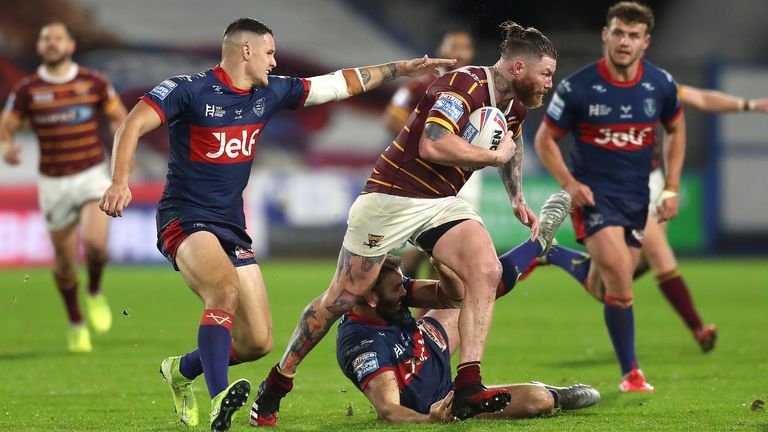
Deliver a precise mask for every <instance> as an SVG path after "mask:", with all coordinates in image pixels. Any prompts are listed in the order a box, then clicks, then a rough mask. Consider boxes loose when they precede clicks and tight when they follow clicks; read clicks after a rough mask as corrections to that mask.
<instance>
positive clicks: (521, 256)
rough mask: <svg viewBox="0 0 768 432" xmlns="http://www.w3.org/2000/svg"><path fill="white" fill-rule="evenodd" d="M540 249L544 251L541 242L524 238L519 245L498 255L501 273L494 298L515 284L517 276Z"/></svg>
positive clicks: (506, 291)
mask: <svg viewBox="0 0 768 432" xmlns="http://www.w3.org/2000/svg"><path fill="white" fill-rule="evenodd" d="M542 251H544V247H543V246H542V245H541V242H539V241H538V240H532V241H531V240H526V241H524V242H523V243H522V244H521V245H520V246H518V247H516V248H514V249H512V250H511V251H509V252H507V253H505V254H504V255H502V256H500V257H499V261H501V268H502V274H501V282H499V286H498V288H497V289H496V298H499V297H501V296H503V295H505V294H507V293H508V292H510V291H512V288H514V287H515V284H517V278H518V277H520V274H521V273H522V272H523V271H524V270H525V269H526V267H527V266H528V264H530V262H531V261H533V260H534V259H535V258H536V257H537V256H539V254H540V253H541V252H542Z"/></svg>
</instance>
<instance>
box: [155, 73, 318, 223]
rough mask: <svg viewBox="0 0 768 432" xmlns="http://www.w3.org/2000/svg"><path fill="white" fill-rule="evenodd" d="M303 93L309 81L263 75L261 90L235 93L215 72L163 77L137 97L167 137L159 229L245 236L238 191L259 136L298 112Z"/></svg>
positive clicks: (229, 82) (242, 186)
mask: <svg viewBox="0 0 768 432" xmlns="http://www.w3.org/2000/svg"><path fill="white" fill-rule="evenodd" d="M308 93H309V82H308V81H306V80H304V79H301V78H289V77H282V76H269V84H268V85H267V86H266V87H257V88H253V89H251V90H242V89H238V88H236V87H234V86H233V85H232V80H231V79H230V77H229V76H228V75H227V73H226V72H225V71H224V70H223V69H222V68H221V67H220V66H216V67H215V68H213V69H209V70H207V71H205V72H199V73H197V74H194V75H179V76H175V77H172V78H169V79H167V80H165V81H163V82H162V83H160V84H158V85H157V86H156V87H155V88H153V89H152V90H150V91H149V92H148V93H146V94H145V95H144V96H142V98H141V99H142V100H143V101H145V102H146V103H148V104H149V105H150V106H151V107H152V108H154V109H155V111H156V112H157V114H158V115H159V116H160V118H161V119H162V121H163V123H165V124H167V125H168V134H169V137H170V157H169V161H168V175H167V182H166V185H165V190H164V191H163V196H162V198H161V199H160V204H159V206H158V221H157V222H158V228H162V227H164V226H165V225H167V224H168V223H170V222H171V221H172V220H174V219H180V221H181V222H185V221H210V222H220V223H225V224H230V225H234V226H237V227H239V228H241V229H245V215H244V213H243V190H244V189H245V186H246V185H247V184H248V178H249V175H250V173H251V164H252V162H253V154H254V151H255V150H256V143H257V141H258V139H259V135H260V134H261V133H262V132H263V130H264V127H265V126H266V124H267V121H269V119H270V117H272V116H273V115H274V114H275V113H277V112H278V111H280V110H281V109H283V108H298V107H301V106H303V105H304V101H305V100H306V98H307V95H308Z"/></svg>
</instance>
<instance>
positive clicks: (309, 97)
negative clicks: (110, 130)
mask: <svg viewBox="0 0 768 432" xmlns="http://www.w3.org/2000/svg"><path fill="white" fill-rule="evenodd" d="M453 63H454V62H453V61H452V60H440V59H428V58H426V56H425V57H424V58H421V59H414V60H411V61H407V62H406V61H400V62H393V63H388V64H384V65H378V66H369V67H362V68H354V69H343V70H339V71H336V72H335V73H333V74H329V75H324V76H319V77H312V78H308V79H301V78H289V77H281V76H270V75H269V73H270V72H271V71H272V69H273V68H274V67H275V66H276V65H277V62H276V61H275V42H274V38H273V35H272V30H271V29H269V28H268V27H266V26H265V25H264V24H262V23H260V22H258V21H256V20H254V19H251V18H240V19H237V20H235V21H234V22H232V23H231V24H230V25H229V26H228V27H227V29H226V31H225V32H224V38H223V43H222V60H221V64H219V65H218V66H216V67H214V68H213V69H210V70H207V71H204V72H200V73H196V74H193V75H179V76H176V77H172V78H169V79H167V80H165V81H163V82H162V83H160V84H158V85H157V86H156V87H155V88H153V89H152V90H150V91H149V92H148V93H147V94H146V95H144V96H143V97H142V98H141V100H140V101H139V102H138V103H137V104H136V106H135V107H134V108H133V109H132V110H131V112H130V113H129V115H128V117H127V119H126V121H125V122H124V123H123V125H122V126H121V127H120V129H119V130H118V132H117V134H116V137H115V150H114V163H113V174H112V185H111V186H110V187H109V189H107V191H106V192H105V193H104V196H103V198H102V201H101V203H100V206H101V208H102V210H104V211H105V212H106V213H107V214H109V215H111V216H114V217H118V216H121V215H122V212H123V210H124V209H125V207H126V206H127V205H128V204H129V203H130V201H131V192H130V189H129V187H128V172H129V169H130V165H131V161H132V159H133V155H134V153H135V151H136V146H137V143H138V139H139V137H140V136H142V135H144V134H145V133H147V132H149V131H150V130H152V129H155V128H157V127H158V126H160V125H161V124H164V123H165V124H167V125H168V132H169V135H170V143H171V150H170V160H169V162H168V175H167V183H166V186H165V190H164V192H163V196H162V198H161V200H160V204H159V206H158V213H157V225H158V248H159V249H160V250H161V252H162V253H163V254H164V255H165V256H166V257H167V258H168V259H169V260H170V261H171V262H172V263H173V265H174V268H176V269H177V270H179V271H180V272H181V274H182V277H183V278H184V280H185V282H186V283H187V285H188V286H189V287H190V288H191V289H192V290H193V291H194V292H195V293H196V294H197V295H198V296H200V298H201V299H202V300H203V303H204V304H205V311H204V312H203V316H202V319H201V321H200V327H199V330H198V339H197V341H198V349H196V350H194V351H192V352H190V353H188V354H186V355H184V356H182V357H170V358H168V359H166V360H165V361H163V363H162V365H161V372H162V374H163V377H164V378H165V379H166V381H168V383H169V384H170V386H171V389H172V391H173V395H174V402H175V404H176V410H177V413H178V415H179V416H180V418H181V421H182V422H184V423H185V424H187V425H190V426H194V425H196V424H197V422H198V415H197V404H196V402H195V400H194V394H193V393H192V390H191V388H190V386H191V384H192V380H193V379H194V378H195V377H197V376H199V375H200V374H204V375H205V379H206V383H207V384H208V391H209V393H210V396H211V398H212V401H211V414H210V419H211V428H212V429H213V430H227V429H229V426H230V423H231V418H232V415H233V414H234V412H235V411H236V410H237V409H239V408H240V407H241V406H242V405H243V404H244V403H245V401H246V400H247V398H248V394H249V391H250V384H249V383H248V381H247V380H244V379H241V380H238V381H236V382H234V383H232V384H231V385H230V384H229V383H228V377H227V368H228V365H233V364H238V363H241V362H245V361H253V360H256V359H258V358H260V357H263V356H264V355H266V354H267V353H268V352H269V351H270V349H271V346H272V335H271V327H272V326H271V318H270V314H269V309H268V305H267V297H266V292H265V289H264V281H263V278H262V275H261V271H260V269H259V266H258V264H257V263H256V260H255V258H254V254H253V250H252V249H251V239H250V238H249V237H248V235H247V234H246V232H245V217H244V214H243V201H242V192H243V190H244V188H245V186H246V184H247V183H248V177H249V175H250V172H251V164H252V161H253V152H254V151H255V149H256V143H257V141H258V138H259V135H260V133H261V132H262V130H263V128H264V126H265V124H266V122H267V121H268V120H269V118H270V117H271V116H272V115H274V114H275V113H277V112H278V111H280V110H282V109H284V108H299V107H302V106H308V105H316V104H321V103H324V102H329V101H332V100H340V99H344V98H347V97H350V96H353V95H355V94H359V93H362V92H365V91H367V90H371V89H373V88H375V87H377V86H379V85H380V84H381V83H382V82H385V81H388V80H392V79H394V78H396V77H398V76H402V75H409V76H416V75H420V74H422V73H426V72H429V71H431V70H432V69H433V68H434V67H437V66H451V65H453Z"/></svg>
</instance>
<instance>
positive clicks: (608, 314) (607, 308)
mask: <svg viewBox="0 0 768 432" xmlns="http://www.w3.org/2000/svg"><path fill="white" fill-rule="evenodd" d="M616 300H617V299H616V298H614V297H611V296H609V295H606V296H605V299H604V306H603V310H604V314H603V315H604V317H605V325H606V326H607V327H608V334H609V335H610V336H611V342H613V350H614V351H616V357H617V358H618V359H619V365H620V366H621V374H622V375H626V374H628V373H629V372H630V371H631V370H632V369H633V368H636V367H637V357H636V356H635V318H634V314H633V312H632V306H630V307H628V308H622V307H619V306H618V305H617V304H616Z"/></svg>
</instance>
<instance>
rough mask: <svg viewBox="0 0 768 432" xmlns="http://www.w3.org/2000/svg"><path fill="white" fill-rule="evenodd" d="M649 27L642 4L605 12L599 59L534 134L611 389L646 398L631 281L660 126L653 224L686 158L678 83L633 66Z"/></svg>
mask: <svg viewBox="0 0 768 432" xmlns="http://www.w3.org/2000/svg"><path fill="white" fill-rule="evenodd" d="M652 28H653V12H652V11H651V10H650V8H648V7H647V6H645V5H641V4H639V3H636V2H621V3H617V4H616V5H614V6H612V7H611V8H610V9H609V10H608V14H607V22H606V27H605V28H603V33H602V39H603V58H602V59H601V60H599V61H598V62H597V63H593V64H591V65H587V66H585V67H584V68H582V69H581V70H579V71H578V72H576V73H575V74H573V75H571V76H569V77H568V78H566V79H564V80H563V81H562V82H561V83H560V84H559V85H558V88H557V92H556V93H555V95H554V97H553V98H552V101H551V102H550V105H549V107H548V109H547V115H546V117H545V119H544V122H543V123H542V124H541V126H540V127H539V130H538V132H537V135H536V150H537V152H538V154H539V157H540V158H541V160H542V162H543V163H544V165H545V166H546V168H547V169H548V170H549V171H550V172H551V173H552V175H553V176H554V177H555V178H556V179H557V180H558V182H559V183H560V185H561V186H562V187H563V189H565V190H566V191H567V192H568V193H570V194H571V196H572V198H573V206H574V210H573V215H572V219H573V224H574V228H575V231H576V237H577V239H578V240H579V241H582V242H583V243H584V244H585V246H586V248H587V251H588V252H589V254H590V255H591V257H592V265H591V268H590V272H589V275H588V276H587V280H586V286H587V288H588V289H589V291H590V292H604V295H603V296H602V299H603V303H604V317H605V323H606V326H607V327H608V332H609V334H610V336H611V341H612V342H613V346H614V350H615V351H616V355H617V357H618V360H619V364H620V366H621V373H622V379H621V381H620V384H619V388H620V390H622V391H633V392H634V391H643V392H650V391H654V388H653V386H651V385H650V384H649V383H648V382H647V381H646V380H645V377H644V376H643V373H642V372H641V370H640V369H639V366H638V362H637V357H636V354H635V329H634V317H633V311H632V302H633V300H632V274H633V271H634V269H635V267H636V265H637V262H638V261H639V258H640V247H641V241H642V239H643V229H644V228H645V223H646V219H647V216H648V204H649V189H648V178H649V175H650V173H651V170H652V169H653V165H652V162H653V148H654V142H655V135H654V129H655V127H656V125H657V124H658V123H659V122H661V123H662V124H663V126H664V129H665V132H666V136H665V141H664V147H665V151H666V154H665V157H666V168H667V172H666V182H665V186H664V192H662V194H661V196H660V198H659V202H658V214H659V218H660V220H662V221H663V220H669V219H671V218H673V217H674V216H675V215H676V214H677V207H678V200H677V190H678V188H679V186H680V172H681V170H682V166H683V158H684V154H685V120H684V117H683V115H682V106H681V104H680V100H679V98H678V91H677V85H676V84H675V82H674V80H673V79H672V77H671V76H670V75H669V73H667V72H666V71H664V70H662V69H659V68H657V67H656V66H654V65H653V64H651V63H650V62H648V61H645V60H643V59H642V57H643V54H644V53H645V50H646V48H647V47H648V45H649V43H650V32H651V30H652ZM569 132H572V133H573V134H574V137H575V145H574V148H573V153H572V162H573V166H572V171H570V172H569V170H568V168H567V167H566V165H565V162H564V160H563V157H562V154H561V152H560V150H559V148H558V147H557V141H558V140H559V139H560V138H562V137H563V136H565V135H566V134H567V133H569ZM578 258H582V257H578ZM602 290H604V291H602Z"/></svg>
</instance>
